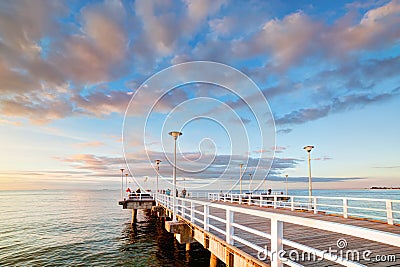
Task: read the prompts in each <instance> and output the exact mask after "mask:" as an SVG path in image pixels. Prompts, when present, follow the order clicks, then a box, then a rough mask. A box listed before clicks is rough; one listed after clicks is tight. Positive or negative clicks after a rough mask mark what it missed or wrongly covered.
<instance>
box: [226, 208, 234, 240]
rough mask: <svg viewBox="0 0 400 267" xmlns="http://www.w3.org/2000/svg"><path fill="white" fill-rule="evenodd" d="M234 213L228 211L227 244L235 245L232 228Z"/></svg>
mask: <svg viewBox="0 0 400 267" xmlns="http://www.w3.org/2000/svg"><path fill="white" fill-rule="evenodd" d="M233 214H234V213H233V211H231V210H226V237H225V238H226V240H225V241H226V243H228V244H230V245H233V243H234V239H233V235H234V229H233V226H232V223H233Z"/></svg>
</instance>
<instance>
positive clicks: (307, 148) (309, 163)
mask: <svg viewBox="0 0 400 267" xmlns="http://www.w3.org/2000/svg"><path fill="white" fill-rule="evenodd" d="M313 148H314V146H305V147H304V149H305V150H306V151H307V153H308V197H309V201H310V203H311V197H312V181H311V156H310V154H311V153H310V152H311V150H312V149H313Z"/></svg>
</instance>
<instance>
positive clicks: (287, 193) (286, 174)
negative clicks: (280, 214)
mask: <svg viewBox="0 0 400 267" xmlns="http://www.w3.org/2000/svg"><path fill="white" fill-rule="evenodd" d="M285 176H286V195H288V183H287V178H288V176H289V175H287V174H286V175H285Z"/></svg>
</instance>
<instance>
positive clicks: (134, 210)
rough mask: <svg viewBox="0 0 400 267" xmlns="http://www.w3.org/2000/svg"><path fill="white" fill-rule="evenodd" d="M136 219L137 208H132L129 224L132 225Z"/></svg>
mask: <svg viewBox="0 0 400 267" xmlns="http://www.w3.org/2000/svg"><path fill="white" fill-rule="evenodd" d="M136 219H137V209H132V220H131V224H132V225H134V224H135V222H136Z"/></svg>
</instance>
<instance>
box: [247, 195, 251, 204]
mask: <svg viewBox="0 0 400 267" xmlns="http://www.w3.org/2000/svg"><path fill="white" fill-rule="evenodd" d="M247 204H248V205H249V206H250V205H251V195H250V194H249V201H248V203H247Z"/></svg>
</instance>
